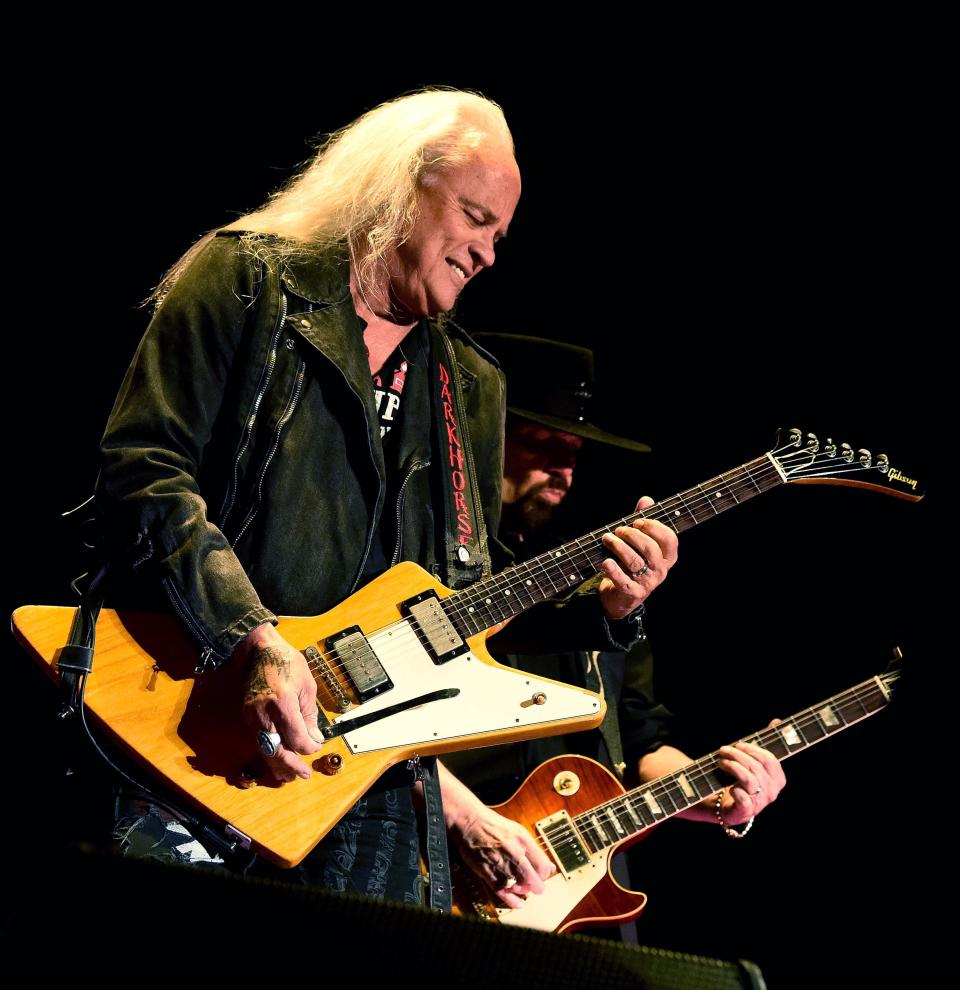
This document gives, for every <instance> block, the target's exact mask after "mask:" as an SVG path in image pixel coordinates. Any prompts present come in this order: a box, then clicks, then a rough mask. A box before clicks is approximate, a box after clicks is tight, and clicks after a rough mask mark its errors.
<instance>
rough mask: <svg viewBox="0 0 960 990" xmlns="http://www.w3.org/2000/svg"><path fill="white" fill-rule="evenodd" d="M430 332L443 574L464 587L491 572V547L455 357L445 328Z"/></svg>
mask: <svg viewBox="0 0 960 990" xmlns="http://www.w3.org/2000/svg"><path fill="white" fill-rule="evenodd" d="M432 336H433V342H432V347H431V365H432V372H433V374H432V386H431V393H432V400H433V402H432V404H433V421H434V424H435V429H436V431H437V443H438V448H437V449H438V450H439V465H438V467H439V473H440V479H441V485H442V488H443V508H444V527H443V543H444V546H443V556H442V559H443V563H444V566H445V574H444V575H443V578H444V580H445V583H446V584H447V585H449V586H450V587H451V588H454V589H460V588H464V587H466V586H467V585H468V584H473V582H474V581H477V580H479V579H480V578H481V577H484V576H485V575H488V574H489V573H490V552H489V548H488V545H487V532H486V527H485V526H484V522H483V511H482V506H481V505H480V497H479V489H478V488H477V475H476V467H475V465H474V461H473V448H472V446H471V444H470V433H469V429H468V427H467V417H466V411H465V408H464V401H463V388H462V385H461V383H460V376H459V374H458V373H457V358H456V355H455V354H454V351H453V345H452V344H451V343H450V340H449V338H448V337H447V336H446V334H445V333H443V332H442V331H440V332H439V333H435V334H433V335H432ZM438 556H440V555H439V554H438Z"/></svg>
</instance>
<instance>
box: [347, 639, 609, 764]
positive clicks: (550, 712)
mask: <svg viewBox="0 0 960 990" xmlns="http://www.w3.org/2000/svg"><path fill="white" fill-rule="evenodd" d="M369 644H370V646H371V647H372V649H373V650H374V652H375V653H376V654H377V658H378V659H379V661H380V663H381V664H382V665H383V667H384V669H385V670H386V672H387V674H388V675H389V677H390V680H391V681H392V682H393V685H394V686H393V689H392V690H389V691H385V692H384V693H383V694H381V695H378V696H377V697H376V698H371V699H370V700H369V701H367V702H365V703H364V704H362V705H358V706H356V707H354V708H351V709H350V710H349V711H348V712H345V713H344V714H343V715H342V716H340V717H339V718H337V719H334V724H336V723H337V722H340V721H341V720H344V719H346V720H349V719H351V718H356V717H357V716H359V715H367V714H369V713H370V712H375V711H379V710H380V709H382V708H389V707H391V706H392V705H396V704H399V703H402V702H403V701H407V700H410V699H413V698H418V697H420V696H422V695H424V694H428V693H430V692H432V691H438V690H440V689H442V688H458V689H459V691H460V693H459V695H457V696H456V697H454V698H446V699H443V700H440V701H432V702H429V703H427V704H425V705H419V706H417V707H416V708H410V709H408V710H407V711H404V712H399V713H398V714H395V715H390V716H387V717H386V718H384V719H383V720H382V721H380V722H374V723H373V724H372V725H367V726H364V727H362V728H359V729H353V730H351V731H349V732H347V733H345V734H344V736H343V738H344V741H345V742H346V744H347V745H348V746H349V747H350V750H351V752H354V753H369V752H372V751H374V750H378V749H393V748H397V747H401V746H411V745H422V744H424V743H427V742H436V741H437V740H440V739H454V738H461V737H469V736H472V735H479V734H481V733H486V732H496V731H498V730H504V729H512V728H517V727H518V726H532V725H542V724H545V723H549V722H557V721H561V720H564V719H570V718H582V717H584V716H587V715H593V714H595V713H596V712H597V711H598V710H599V708H600V702H599V700H598V699H597V696H596V695H593V694H589V693H586V692H583V691H580V690H577V689H576V688H571V687H567V686H565V685H562V684H555V683H554V682H553V681H546V680H543V679H542V678H540V677H534V676H533V675H531V674H525V673H523V671H514V670H511V669H509V668H502V667H491V666H490V665H489V664H487V663H484V662H483V661H482V660H478V659H477V658H476V657H475V656H474V655H473V654H472V653H464V654H463V655H462V656H459V657H457V658H456V659H454V660H450V661H448V662H447V663H444V664H439V665H438V664H435V663H434V662H433V660H432V658H431V657H430V655H429V654H428V653H427V651H426V650H425V649H424V647H423V645H422V644H421V642H420V640H419V639H418V638H417V634H416V633H415V632H414V630H413V629H412V628H411V627H410V625H409V623H408V622H399V623H396V624H395V625H392V626H390V627H389V628H388V629H384V630H382V631H380V632H378V633H374V634H373V635H372V636H370V637H369ZM539 694H542V695H543V696H545V701H544V703H543V704H536V703H535V702H534V700H533V699H534V696H535V695H539Z"/></svg>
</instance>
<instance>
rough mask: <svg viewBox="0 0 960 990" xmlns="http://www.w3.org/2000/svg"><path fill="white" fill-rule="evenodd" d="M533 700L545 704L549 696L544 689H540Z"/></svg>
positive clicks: (537, 703) (535, 702) (538, 703)
mask: <svg viewBox="0 0 960 990" xmlns="http://www.w3.org/2000/svg"><path fill="white" fill-rule="evenodd" d="M532 700H533V703H534V704H535V705H545V704H546V703H547V696H546V695H545V694H544V693H543V692H542V691H538V692H537V693H536V694H535V695H534V696H533V699H532Z"/></svg>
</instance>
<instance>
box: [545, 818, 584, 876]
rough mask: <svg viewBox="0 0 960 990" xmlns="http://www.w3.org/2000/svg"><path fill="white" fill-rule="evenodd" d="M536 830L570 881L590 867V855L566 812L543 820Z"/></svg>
mask: <svg viewBox="0 0 960 990" xmlns="http://www.w3.org/2000/svg"><path fill="white" fill-rule="evenodd" d="M536 829H537V832H539V833H540V838H542V839H543V841H544V842H545V843H546V845H547V847H548V848H549V850H550V852H551V853H552V854H553V859H554V861H555V862H556V864H557V865H558V866H559V867H560V872H561V873H562V874H563V875H564V876H565V877H567V878H568V879H569V878H570V876H572V875H573V874H574V873H576V872H577V870H580V869H582V868H583V867H584V866H589V865H590V853H589V851H588V850H587V848H586V846H585V845H584V844H583V842H582V841H581V839H580V834H579V832H577V830H576V829H575V828H574V826H573V821H572V820H571V818H570V815H569V814H567V812H566V811H558V812H557V813H556V814H555V815H551V816H550V817H549V818H542V819H541V820H540V821H538V822H537V823H536Z"/></svg>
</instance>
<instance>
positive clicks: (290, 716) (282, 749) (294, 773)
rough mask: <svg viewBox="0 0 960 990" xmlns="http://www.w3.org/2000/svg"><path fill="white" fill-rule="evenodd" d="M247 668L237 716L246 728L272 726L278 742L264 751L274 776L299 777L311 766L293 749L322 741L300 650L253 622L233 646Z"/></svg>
mask: <svg viewBox="0 0 960 990" xmlns="http://www.w3.org/2000/svg"><path fill="white" fill-rule="evenodd" d="M234 659H235V660H237V661H239V662H240V663H242V664H244V666H245V667H246V669H247V681H246V690H245V692H244V701H243V717H244V721H245V722H246V723H247V725H249V726H250V729H251V730H252V731H253V732H254V733H255V734H256V733H259V732H261V731H262V732H275V733H279V735H280V745H279V746H278V747H277V751H276V753H275V754H274V755H273V756H269V757H266V756H265V757H264V759H265V761H266V764H267V767H268V768H269V770H270V773H271V775H272V776H273V778H274V780H276V781H277V783H279V784H285V783H287V782H288V781H290V780H295V779H296V778H297V777H302V778H303V779H304V780H307V779H309V778H310V777H311V776H312V775H313V771H312V770H311V769H310V767H309V766H307V764H306V763H304V762H303V760H301V759H300V757H299V756H298V755H297V754H298V753H306V754H310V753H315V752H316V751H317V750H318V749H319V748H320V747H321V746H322V745H323V742H324V740H323V736H321V735H320V730H319V729H318V728H317V684H316V681H314V679H313V674H312V673H311V672H310V667H309V666H308V664H307V660H306V658H305V657H304V655H303V654H302V653H301V652H300V651H299V650H295V649H294V648H293V647H292V646H291V645H290V644H289V643H288V642H287V641H286V640H285V639H284V638H283V637H282V636H281V635H280V634H279V633H278V632H277V631H276V629H274V627H273V626H272V625H271V624H270V623H269V622H267V623H264V624H263V625H261V626H257V628H256V629H254V630H253V631H252V632H251V633H249V634H248V635H247V636H246V637H245V638H244V639H243V640H241V642H240V643H239V644H238V645H237V647H236V649H235V650H234Z"/></svg>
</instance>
